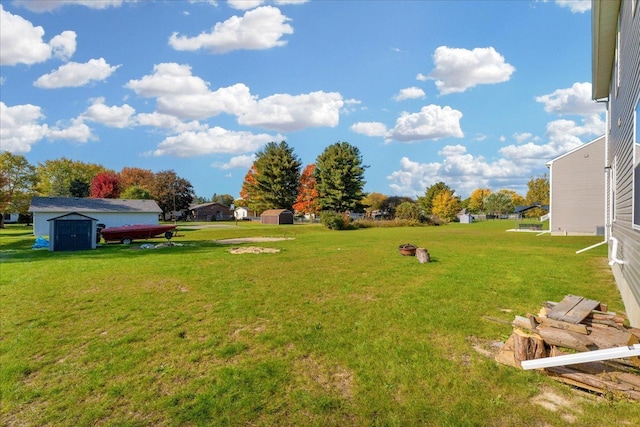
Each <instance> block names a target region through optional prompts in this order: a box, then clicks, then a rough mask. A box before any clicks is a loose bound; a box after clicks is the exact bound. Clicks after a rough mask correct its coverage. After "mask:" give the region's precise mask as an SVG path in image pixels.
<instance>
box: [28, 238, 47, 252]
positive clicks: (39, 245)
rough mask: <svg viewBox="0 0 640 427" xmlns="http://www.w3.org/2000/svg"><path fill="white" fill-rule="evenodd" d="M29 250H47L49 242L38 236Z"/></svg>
mask: <svg viewBox="0 0 640 427" xmlns="http://www.w3.org/2000/svg"><path fill="white" fill-rule="evenodd" d="M31 249H49V241H48V240H47V239H45V238H44V237H42V236H38V238H37V239H36V242H35V243H34V244H33V246H31Z"/></svg>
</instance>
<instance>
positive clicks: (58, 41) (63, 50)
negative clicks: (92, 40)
mask: <svg viewBox="0 0 640 427" xmlns="http://www.w3.org/2000/svg"><path fill="white" fill-rule="evenodd" d="M49 46H51V54H52V55H53V56H55V57H56V58H58V59H61V60H62V61H68V60H69V58H71V57H72V56H73V54H74V53H76V47H77V43H76V33H75V31H63V32H62V33H60V34H58V35H57V36H55V37H54V38H52V39H51V41H50V42H49Z"/></svg>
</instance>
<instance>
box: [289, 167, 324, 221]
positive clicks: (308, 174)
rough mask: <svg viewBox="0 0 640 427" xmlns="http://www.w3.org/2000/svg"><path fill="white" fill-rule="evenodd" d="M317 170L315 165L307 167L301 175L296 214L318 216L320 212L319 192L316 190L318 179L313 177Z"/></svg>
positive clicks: (295, 206)
mask: <svg viewBox="0 0 640 427" xmlns="http://www.w3.org/2000/svg"><path fill="white" fill-rule="evenodd" d="M315 170H316V165H315V164H310V165H307V167H305V168H304V170H303V171H302V175H300V187H298V197H297V198H296V202H295V203H294V205H293V209H295V210H296V212H300V213H303V214H312V215H317V214H318V212H319V211H320V207H319V206H318V190H317V189H316V184H317V181H316V178H315V177H314V176H313V173H314V171H315Z"/></svg>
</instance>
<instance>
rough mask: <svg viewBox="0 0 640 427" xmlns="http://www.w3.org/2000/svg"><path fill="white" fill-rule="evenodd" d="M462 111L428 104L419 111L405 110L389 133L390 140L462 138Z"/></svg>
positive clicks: (409, 140) (410, 140)
mask: <svg viewBox="0 0 640 427" xmlns="http://www.w3.org/2000/svg"><path fill="white" fill-rule="evenodd" d="M461 118H462V113H461V112H460V111H458V110H454V109H453V108H451V107H448V106H445V107H440V106H439V105H433V104H432V105H427V106H425V107H422V109H421V110H420V112H418V113H408V112H403V113H402V114H401V115H400V117H398V119H397V120H396V125H395V126H394V128H393V129H391V130H390V131H389V133H388V134H387V138H388V139H390V140H396V141H402V142H413V141H422V140H429V139H433V140H437V139H441V138H449V137H454V138H462V137H463V136H464V134H463V133H462V129H461V128H460V119H461Z"/></svg>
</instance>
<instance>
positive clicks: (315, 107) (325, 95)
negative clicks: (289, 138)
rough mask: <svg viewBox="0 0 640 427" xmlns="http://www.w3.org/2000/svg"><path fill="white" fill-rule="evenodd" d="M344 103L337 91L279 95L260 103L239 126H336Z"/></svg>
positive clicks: (293, 128)
mask: <svg viewBox="0 0 640 427" xmlns="http://www.w3.org/2000/svg"><path fill="white" fill-rule="evenodd" d="M343 104H344V102H343V100H342V96H341V95H340V94H339V93H337V92H323V91H318V92H311V93H307V94H302V95H288V94H276V95H272V96H269V97H266V98H263V99H261V100H259V101H258V102H257V103H255V104H253V106H252V108H251V109H249V110H248V111H247V112H245V113H244V114H241V115H239V117H238V123H239V124H241V125H247V126H259V127H263V128H266V129H272V130H277V131H296V130H301V129H305V128H309V127H321V126H329V127H334V126H336V125H337V124H338V122H339V120H340V109H341V108H342V106H343Z"/></svg>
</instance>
